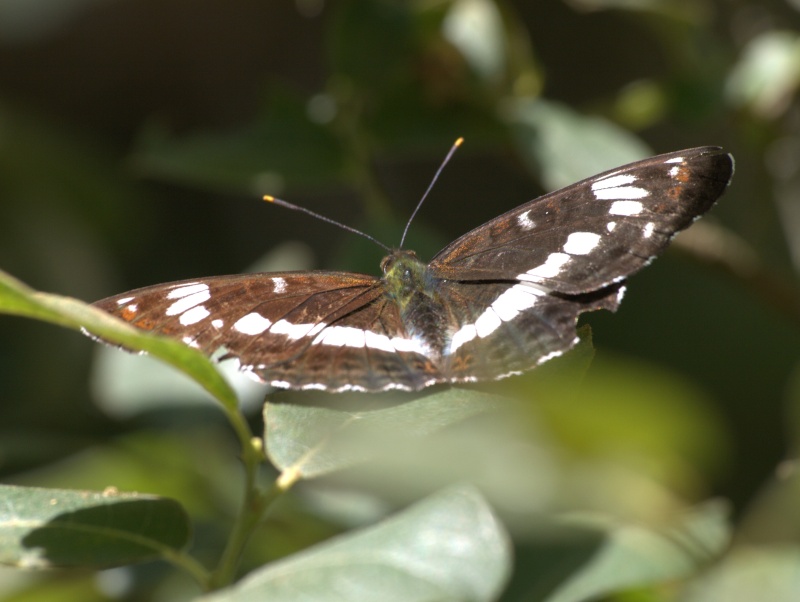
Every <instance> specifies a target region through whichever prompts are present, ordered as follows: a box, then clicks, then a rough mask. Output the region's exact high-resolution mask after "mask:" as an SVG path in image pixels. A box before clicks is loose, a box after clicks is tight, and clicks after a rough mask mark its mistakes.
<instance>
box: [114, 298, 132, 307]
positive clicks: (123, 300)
mask: <svg viewBox="0 0 800 602" xmlns="http://www.w3.org/2000/svg"><path fill="white" fill-rule="evenodd" d="M130 301H133V297H123V298H122V299H117V306H118V307H122V306H123V305H125V304H126V303H128V302H130Z"/></svg>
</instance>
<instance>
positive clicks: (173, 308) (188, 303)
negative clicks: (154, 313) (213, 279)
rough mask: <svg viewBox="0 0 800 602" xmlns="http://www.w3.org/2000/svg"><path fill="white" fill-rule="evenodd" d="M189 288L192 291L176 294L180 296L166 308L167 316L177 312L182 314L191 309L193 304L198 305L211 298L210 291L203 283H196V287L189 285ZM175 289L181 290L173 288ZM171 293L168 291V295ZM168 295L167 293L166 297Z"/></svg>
mask: <svg viewBox="0 0 800 602" xmlns="http://www.w3.org/2000/svg"><path fill="white" fill-rule="evenodd" d="M186 288H190V287H186ZM191 288H193V289H194V291H193V292H192V293H190V294H188V295H186V296H184V295H178V296H179V297H180V298H179V299H178V300H177V301H175V302H174V303H173V304H172V305H170V306H169V307H168V308H167V312H166V313H167V315H168V316H177V315H178V314H182V313H183V312H185V311H187V310H189V309H191V308H192V307H194V306H195V305H200V304H201V303H205V302H206V301H208V300H209V299H210V298H211V293H210V292H209V291H208V287H207V286H206V285H205V284H199V285H197V287H191ZM175 290H183V289H175ZM172 292H175V291H172ZM171 294H172V293H170V295H171ZM170 295H167V297H169V296H170Z"/></svg>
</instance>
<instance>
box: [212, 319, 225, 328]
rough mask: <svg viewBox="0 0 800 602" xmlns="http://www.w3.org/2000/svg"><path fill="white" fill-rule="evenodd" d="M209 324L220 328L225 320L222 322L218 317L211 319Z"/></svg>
mask: <svg viewBox="0 0 800 602" xmlns="http://www.w3.org/2000/svg"><path fill="white" fill-rule="evenodd" d="M211 325H212V326H213V327H214V328H222V327H223V326H224V325H225V322H223V321H222V320H219V319H218V320H211Z"/></svg>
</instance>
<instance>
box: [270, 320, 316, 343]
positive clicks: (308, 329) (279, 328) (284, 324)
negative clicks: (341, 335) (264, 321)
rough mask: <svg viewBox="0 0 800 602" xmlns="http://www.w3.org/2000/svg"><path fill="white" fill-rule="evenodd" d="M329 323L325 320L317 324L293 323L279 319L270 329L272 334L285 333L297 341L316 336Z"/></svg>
mask: <svg viewBox="0 0 800 602" xmlns="http://www.w3.org/2000/svg"><path fill="white" fill-rule="evenodd" d="M326 326H327V324H326V323H325V322H318V323H317V324H292V323H291V322H288V321H287V320H278V321H277V322H275V324H273V325H272V327H271V328H270V329H269V331H270V332H271V333H272V334H284V335H286V336H287V337H288V338H290V339H292V340H293V341H296V340H297V339H302V338H303V337H310V336H314V335H315V334H317V333H319V332H320V331H321V330H322V329H323V328H325V327H326Z"/></svg>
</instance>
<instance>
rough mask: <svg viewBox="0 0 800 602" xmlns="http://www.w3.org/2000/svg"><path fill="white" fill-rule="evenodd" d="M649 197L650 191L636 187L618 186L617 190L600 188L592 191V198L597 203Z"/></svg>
mask: <svg viewBox="0 0 800 602" xmlns="http://www.w3.org/2000/svg"><path fill="white" fill-rule="evenodd" d="M620 177H622V176H620ZM646 196H650V191H649V190H647V189H646V188H639V187H638V186H620V187H619V188H601V189H599V190H595V191H594V198H596V199H597V200H599V201H614V200H619V199H642V198H644V197H646Z"/></svg>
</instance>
